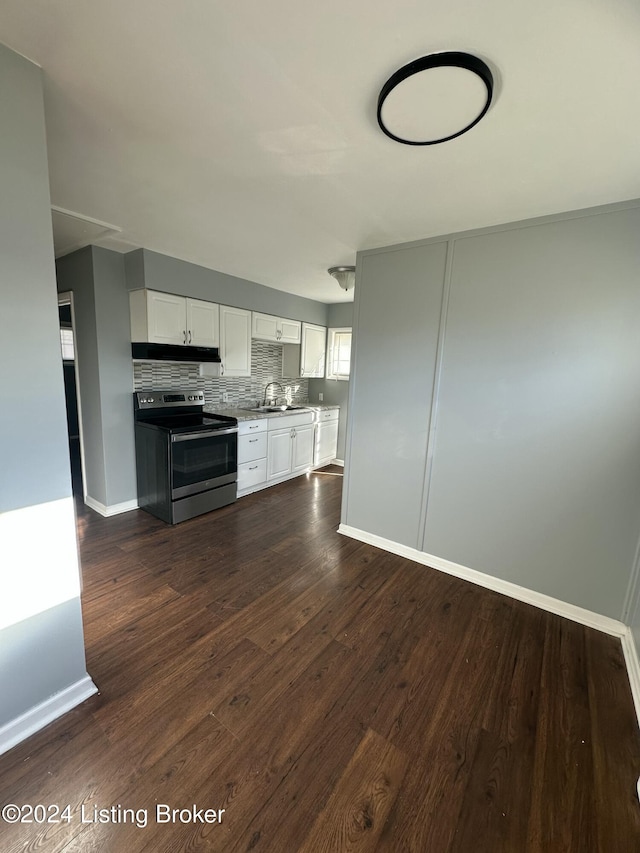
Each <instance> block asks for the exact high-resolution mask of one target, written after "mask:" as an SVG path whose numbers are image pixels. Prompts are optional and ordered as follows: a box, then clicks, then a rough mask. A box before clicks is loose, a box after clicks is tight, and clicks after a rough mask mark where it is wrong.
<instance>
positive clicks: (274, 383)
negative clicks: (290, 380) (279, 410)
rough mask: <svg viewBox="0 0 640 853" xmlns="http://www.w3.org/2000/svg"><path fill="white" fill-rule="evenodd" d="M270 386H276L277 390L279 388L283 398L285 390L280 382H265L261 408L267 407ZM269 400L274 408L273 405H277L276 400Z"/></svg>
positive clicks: (274, 398) (275, 398)
mask: <svg viewBox="0 0 640 853" xmlns="http://www.w3.org/2000/svg"><path fill="white" fill-rule="evenodd" d="M271 385H277V386H278V388H280V391H281V392H282V396H283V397H284V396H285V390H284V388H283V387H282V384H281V383H280V382H267V384H266V387H265V389H264V396H263V398H262V405H263V406H266V405H267V391H268V389H269V388H270V387H271ZM271 399H272V402H273V405H274V406H275V405H277V403H278V398H277V397H273V398H271Z"/></svg>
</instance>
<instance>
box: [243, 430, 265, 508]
mask: <svg viewBox="0 0 640 853" xmlns="http://www.w3.org/2000/svg"><path fill="white" fill-rule="evenodd" d="M266 479H267V421H266V420H257V421H241V422H240V423H239V424H238V494H240V495H242V494H246V493H247V492H249V491H254V490H255V489H256V488H259V487H260V486H261V485H262V484H264V483H265V481H266Z"/></svg>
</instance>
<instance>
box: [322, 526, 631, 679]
mask: <svg viewBox="0 0 640 853" xmlns="http://www.w3.org/2000/svg"><path fill="white" fill-rule="evenodd" d="M338 533H342V534H344V535H345V536H350V537H351V538H352V539H358V540H359V541H360V542H366V543H367V544H369V545H374V546H375V547H376V548H382V550H383V551H389V552H390V553H391V554H397V555H398V556H399V557H406V558H407V559H408V560H413V561H414V562H415V563H422V565H424V566H428V567H429V568H431V569H437V570H438V571H440V572H445V573H446V574H448V575H454V577H457V578H461V579H462V580H465V581H470V582H471V583H474V584H476V585H477V586H481V587H484V588H485V589H490V590H492V591H493V592H499V593H501V594H502V595H507V596H509V598H515V599H517V600H518V601H522V602H524V603H525V604H532V605H533V606H534V607H539V608H540V609H541V610H546V611H547V612H549V613H555V614H556V616H563V617H564V618H565V619H571V620H572V621H573V622H578V623H580V624H581V625H586V627H587V628H595V629H596V630H597V631H603V632H604V633H605V634H611V635H612V636H614V637H619V638H620V639H622V638H623V637H625V636H626V633H627V631H628V628H627V626H626V625H624V624H623V623H622V622H618V620H617V619H612V618H611V617H609V616H602V615H601V614H600V613H594V612H593V611H592V610H585V609H584V608H583V607H577V606H576V605H575V604H569V603H568V602H566V601H560V599H558V598H552V596H550V595H544V593H541V592H535V590H532V589H527V588H526V587H523V586H518V584H515V583H511V581H505V580H502V579H501V578H496V577H493V575H487V574H485V573H484V572H479V571H477V570H476V569H469V568H467V567H466V566H461V565H459V564H458V563H452V562H451V561H450V560H444V559H443V558H442V557H435V556H433V554H426V553H424V552H423V551H418V550H417V548H410V547H409V546H408V545H401V544H400V543H399V542H393V541H392V540H391V539H384V538H383V537H382V536H376V535H375V534H373V533H367V532H366V531H365V530H359V529H358V528H356V527H350V526H349V525H347V524H341V525H340V526H339V527H338ZM639 684H640V682H639Z"/></svg>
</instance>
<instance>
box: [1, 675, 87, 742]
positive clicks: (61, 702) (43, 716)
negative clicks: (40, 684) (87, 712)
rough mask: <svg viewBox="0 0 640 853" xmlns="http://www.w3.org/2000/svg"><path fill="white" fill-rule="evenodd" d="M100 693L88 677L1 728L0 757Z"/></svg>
mask: <svg viewBox="0 0 640 853" xmlns="http://www.w3.org/2000/svg"><path fill="white" fill-rule="evenodd" d="M97 692H98V688H97V687H96V686H95V684H94V683H93V681H92V680H91V678H90V677H89V676H88V675H86V676H85V677H84V678H81V679H80V681H76V683H75V684H72V685H71V686H70V687H66V688H65V689H64V690H61V691H60V693H56V694H55V696H51V697H50V698H49V699H46V700H45V701H44V702H41V703H40V704H39V705H36V706H35V707H33V708H30V709H29V710H28V711H26V712H25V713H24V714H21V715H20V716H19V717H16V718H15V719H14V720H11V722H9V723H6V724H5V725H4V726H2V727H0V755H2V753H3V752H7V751H8V750H10V749H12V748H13V747H14V746H17V744H19V743H20V742H21V741H23V740H25V739H26V738H28V737H31V735H34V734H35V733H36V732H38V731H40V729H43V728H44V727H45V726H48V725H49V723H52V722H53V721H54V720H57V719H58V717H61V716H62V715H63V714H66V713H67V711H70V710H71V709H72V708H75V707H76V705H79V704H80V703H81V702H84V701H85V699H88V698H89V697H90V696H93V694H94V693H97Z"/></svg>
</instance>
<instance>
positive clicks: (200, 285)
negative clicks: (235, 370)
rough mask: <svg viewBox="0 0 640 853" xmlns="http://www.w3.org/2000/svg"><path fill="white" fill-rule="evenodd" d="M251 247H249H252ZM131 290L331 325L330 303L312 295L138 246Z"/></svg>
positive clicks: (130, 268) (131, 263) (129, 260)
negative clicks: (328, 311) (264, 283)
mask: <svg viewBox="0 0 640 853" xmlns="http://www.w3.org/2000/svg"><path fill="white" fill-rule="evenodd" d="M250 250H251V247H250V246H248V247H247V251H250ZM125 261H126V267H127V286H128V287H129V290H138V289H139V288H141V287H148V288H149V289H150V290H160V291H163V292H164V293H176V294H178V296H191V297H192V298H194V299H204V300H208V301H209V302H219V303H220V304H221V305H232V306H234V307H235V308H246V309H247V310H249V311H260V312H261V313H263V314H274V315H275V316H277V317H287V318H289V319H292V320H303V321H305V322H307V323H317V324H318V325H320V326H326V325H327V306H326V305H324V304H323V303H321V302H315V301H314V300H312V299H304V298H303V297H301V296H294V295H293V294H291V293H283V292H282V291H280V290H274V289H273V288H272V287H265V286H264V285H263V284H257V283H256V282H255V281H247V280H246V279H243V278H236V277H235V276H232V275H227V274H226V273H222V272H217V271H216V270H210V269H207V268H206V267H201V266H198V265H197V264H192V263H189V262H188V261H181V260H178V258H171V257H169V256H168V255H161V254H158V252H151V251H149V250H148V249H136V250H135V251H133V252H129V253H128V254H127V255H126V256H125Z"/></svg>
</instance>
